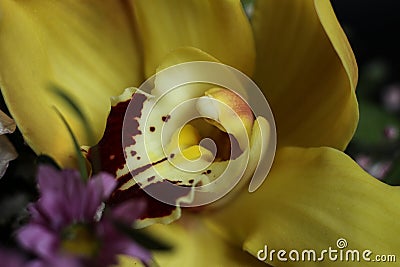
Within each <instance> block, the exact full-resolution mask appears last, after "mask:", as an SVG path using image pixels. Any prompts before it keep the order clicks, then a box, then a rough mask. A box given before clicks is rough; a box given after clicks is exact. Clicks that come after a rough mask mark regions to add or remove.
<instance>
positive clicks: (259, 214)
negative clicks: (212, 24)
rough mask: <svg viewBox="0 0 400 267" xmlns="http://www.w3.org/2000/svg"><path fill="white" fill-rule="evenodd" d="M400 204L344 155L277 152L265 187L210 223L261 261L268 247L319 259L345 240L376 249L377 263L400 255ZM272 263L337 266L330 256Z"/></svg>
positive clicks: (399, 194)
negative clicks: (307, 251)
mask: <svg viewBox="0 0 400 267" xmlns="http://www.w3.org/2000/svg"><path fill="white" fill-rule="evenodd" d="M399 202H400V188H398V187H391V186H388V185H386V184H383V183H382V182H380V181H378V180H376V179H375V178H373V177H371V176H370V175H368V174H367V173H365V172H364V171H363V170H362V169H361V168H360V167H359V166H358V165H357V164H356V163H355V162H353V161H352V160H351V159H350V158H349V157H348V156H346V155H345V154H343V153H342V152H339V151H337V150H334V149H331V148H309V149H303V148H283V149H280V150H278V153H277V155H276V158H275V163H274V165H273V167H272V170H271V172H270V174H269V176H268V177H267V180H266V181H265V182H264V183H263V185H262V186H261V187H260V188H259V189H258V190H257V191H256V192H255V193H248V192H243V193H242V195H240V196H239V197H238V198H237V199H235V200H234V201H232V202H230V203H228V204H227V205H226V206H225V207H224V209H221V210H219V211H218V213H214V214H210V215H209V222H210V225H212V226H213V227H215V229H216V230H217V231H219V232H220V233H221V234H222V235H223V236H224V237H226V238H227V240H230V241H232V242H235V243H236V244H238V243H239V244H241V245H242V247H243V248H244V249H245V250H246V251H248V252H250V253H251V254H253V255H254V256H256V255H257V253H258V252H259V250H262V249H264V246H265V245H267V246H268V249H269V251H271V250H272V249H275V250H276V251H278V250H280V249H285V250H287V252H288V253H289V251H290V250H292V249H297V250H298V251H300V253H301V251H302V250H304V249H314V250H316V251H317V252H318V253H319V252H321V251H322V250H324V249H328V248H329V247H332V248H333V249H338V247H337V244H336V242H337V240H338V239H340V238H344V239H345V240H346V241H347V244H348V246H347V247H346V249H349V250H359V251H360V252H363V251H364V250H371V251H372V255H371V257H370V258H371V259H374V257H375V256H376V255H378V254H385V255H391V254H396V253H398V251H399V250H398V248H399V247H400V239H399V238H398V236H397V233H399V232H400V222H399V220H396V219H394V218H399V216H400V208H399V206H398V205H397V204H398V203H399ZM346 249H344V250H343V251H344V252H346ZM261 256H263V255H261ZM287 256H288V255H287V254H286V257H287ZM326 256H327V255H326ZM399 256H400V255H397V257H399ZM360 257H361V254H360ZM268 262H269V263H272V264H273V265H274V266H332V264H333V263H332V261H329V259H328V258H327V257H326V258H325V261H323V262H321V261H320V262H308V261H303V262H301V261H299V262H293V261H290V260H288V261H287V262H279V261H277V260H276V255H275V257H274V261H273V262H271V261H268ZM338 264H339V265H337V266H376V265H374V262H365V261H363V262H362V263H361V265H360V262H339V261H338ZM375 264H376V263H375ZM387 265H388V266H394V265H395V264H394V263H393V264H392V265H391V264H389V263H388V264H387ZM335 266H336V265H335ZM396 266H397V265H396Z"/></svg>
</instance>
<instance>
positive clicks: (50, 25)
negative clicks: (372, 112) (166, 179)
mask: <svg viewBox="0 0 400 267" xmlns="http://www.w3.org/2000/svg"><path fill="white" fill-rule="evenodd" d="M0 10H1V14H2V16H1V18H0V56H1V58H2V64H1V67H0V78H1V80H0V82H1V89H2V93H3V96H4V98H5V100H6V102H7V105H8V108H9V110H10V112H11V113H12V115H13V118H14V119H15V120H16V122H17V125H18V127H19V128H20V130H21V132H22V134H23V135H24V137H25V139H26V141H27V143H28V144H30V145H31V146H32V148H33V149H34V150H35V151H36V152H37V153H47V154H49V155H51V156H52V157H54V158H55V159H56V160H57V161H58V162H59V163H60V164H62V165H63V166H65V167H66V166H72V165H74V157H73V155H74V150H73V146H72V144H71V142H70V141H69V140H70V139H69V136H68V133H67V132H66V131H65V130H64V129H65V128H64V126H63V125H62V122H61V120H60V119H59V118H58V117H57V114H56V113H55V112H54V109H53V106H56V107H57V109H58V110H60V112H61V113H62V114H64V115H65V117H66V118H67V121H68V122H69V123H70V124H71V126H72V128H73V131H74V133H76V135H77V137H78V139H79V141H80V143H81V144H82V145H94V144H89V143H88V140H87V137H86V136H87V133H86V132H85V130H84V129H85V127H83V126H82V125H81V120H79V118H77V117H75V116H74V115H73V114H74V113H73V112H70V110H69V107H68V106H66V105H64V103H63V102H62V101H61V100H60V99H58V98H57V97H56V96H55V95H53V93H52V92H51V91H49V90H47V88H48V85H49V84H57V85H59V86H60V87H62V88H64V89H65V92H66V93H67V94H69V95H70V96H71V97H72V98H73V99H74V100H75V101H76V103H77V105H78V106H79V107H81V108H82V111H83V113H84V114H85V115H86V116H87V118H88V121H89V123H90V126H91V128H92V129H94V130H95V133H96V137H97V138H98V140H100V139H101V137H102V136H103V139H102V141H100V143H99V144H98V146H99V147H103V150H102V151H103V152H101V151H100V152H101V157H100V158H101V163H102V166H103V168H104V169H105V170H106V171H109V172H113V173H116V172H119V173H116V176H117V177H119V178H118V181H119V184H120V185H122V184H123V185H125V187H123V185H122V186H120V188H119V190H120V191H122V192H119V191H118V190H117V191H115V192H114V195H113V201H114V202H119V201H121V200H123V199H124V198H133V199H134V198H148V201H149V202H148V205H147V207H150V209H148V210H147V214H146V213H145V215H144V217H143V218H142V219H143V221H142V222H143V223H142V226H148V227H147V229H148V230H149V231H151V232H153V233H154V234H155V235H156V236H158V237H160V238H162V239H166V240H168V241H170V243H171V245H173V246H174V250H173V251H172V252H171V253H156V254H155V259H156V261H157V262H158V263H159V264H160V265H161V266H182V265H183V266H205V265H210V264H213V265H216V266H235V265H236V266H246V265H247V266H256V265H257V264H260V265H264V263H263V262H261V261H258V260H257V259H256V257H257V253H258V252H259V250H260V249H263V248H264V245H268V247H269V248H272V249H276V250H279V249H283V248H284V249H287V250H291V249H297V250H299V251H301V250H303V249H315V250H316V251H322V250H324V249H327V248H328V247H333V246H334V245H335V242H336V240H338V239H339V238H345V239H346V240H347V241H348V246H349V248H350V249H359V250H364V249H369V250H371V251H373V253H374V254H395V253H396V251H397V249H398V248H399V247H400V241H399V239H398V238H397V237H396V233H398V232H399V230H400V223H399V222H398V220H396V219H395V218H396V217H398V216H400V209H399V208H398V206H397V205H396V204H395V203H398V202H399V201H400V191H399V188H397V187H391V186H388V185H385V184H383V183H381V182H380V181H377V180H376V179H374V178H373V177H371V176H370V175H368V174H367V173H365V172H364V171H363V170H362V169H361V168H360V167H358V165H357V164H356V163H354V162H353V161H352V160H351V159H350V158H349V157H348V156H346V155H345V154H344V153H343V152H342V150H344V149H345V147H346V146H347V144H348V142H349V141H350V139H351V137H352V135H353V133H354V130H355V128H356V125H357V119H358V109H357V101H356V97H355V86H356V83H357V65H356V62H355V59H354V56H353V52H352V50H351V48H350V46H349V44H348V41H347V39H346V36H345V34H344V33H343V31H342V29H341V27H340V25H339V23H338V21H337V19H336V17H335V15H334V12H333V9H332V7H331V5H330V3H329V1H328V0H314V1H313V0H297V1H294V0H258V1H256V4H255V7H254V14H253V17H252V20H251V24H250V23H249V21H248V19H247V18H246V15H245V13H244V11H243V9H242V6H241V4H240V1H238V0H221V1H196V0H193V1H179V0H173V1H163V0H159V1H145V0H143V1H141V0H136V1H133V0H132V1H111V0H110V1H101V2H97V1H73V0H69V1H39V0H37V1H13V0H4V1H1V2H0ZM21 59H23V60H21ZM197 60H203V61H204V60H206V61H219V62H222V63H224V64H227V65H230V66H232V67H234V68H237V69H239V70H241V71H243V72H244V73H246V74H247V75H249V76H250V77H252V78H253V80H254V81H255V82H256V83H257V84H258V85H259V87H260V88H261V89H262V90H263V92H264V94H265V96H266V98H267V100H268V102H269V104H270V105H271V108H272V111H273V114H274V117H275V121H276V127H277V140H278V146H277V151H276V156H275V160H274V163H273V166H272V169H271V171H270V173H269V175H268V177H267V179H266V180H265V182H264V183H263V184H262V185H261V187H260V188H259V189H258V190H256V191H255V192H253V193H249V192H248V191H247V187H246V186H244V187H243V186H242V187H240V188H241V189H237V190H236V192H234V193H235V194H234V195H235V196H234V197H231V198H229V200H227V201H223V204H220V205H218V202H216V204H215V205H212V207H204V208H199V209H195V210H194V211H193V210H191V209H185V208H182V210H180V211H176V209H174V207H172V208H170V207H171V206H168V205H166V204H162V203H160V202H157V201H156V200H151V198H150V197H148V196H147V195H146V194H145V193H144V192H143V191H141V190H139V189H138V187H137V188H136V187H135V186H136V185H135V184H134V183H133V182H132V181H133V179H132V177H130V176H126V177H129V181H128V182H125V183H122V182H121V178H120V177H123V176H124V175H130V173H129V172H128V171H127V169H121V168H120V167H122V168H123V165H116V164H114V162H115V160H116V159H121V155H122V157H123V153H125V152H126V151H123V150H122V147H121V135H122V132H121V129H122V125H121V123H122V120H123V116H124V114H125V109H126V104H125V106H124V103H127V101H128V100H130V98H131V97H132V94H133V93H136V94H135V95H134V97H135V96H136V97H139V98H141V97H142V101H141V102H140V101H138V102H137V103H142V104H143V105H145V104H144V103H145V102H146V101H149V99H150V97H149V96H148V95H146V94H144V93H142V92H140V91H137V90H136V89H130V90H127V91H125V93H123V94H122V95H121V93H122V92H123V89H124V88H127V87H131V86H133V87H139V86H140V84H141V83H142V82H143V81H144V79H145V78H147V77H150V76H151V75H153V74H154V73H155V72H156V70H157V68H158V69H164V68H166V67H168V66H172V65H174V64H177V63H182V62H188V61H197ZM117 95H121V96H119V97H116V98H114V100H113V108H110V104H109V98H110V97H111V96H117ZM202 97H204V98H202V99H203V100H204V101H209V100H210V99H209V98H218V99H220V100H221V101H222V102H224V103H225V104H226V105H227V106H229V107H231V108H232V109H233V110H235V111H237V110H238V106H237V105H236V104H234V103H238V101H236V100H237V98H236V97H237V96H232V97H229V96H228V93H227V92H226V91H224V89H222V88H214V89H212V88H205V89H204V90H203V92H202ZM228 99H234V100H235V101H233V102H232V101H229V100H228ZM244 106H245V105H244ZM110 109H111V112H110ZM197 109H198V110H199V112H202V113H203V114H207V115H208V116H209V117H212V116H213V115H216V114H217V115H216V117H218V118H219V119H221V116H220V115H221V114H220V113H218V110H217V109H216V108H215V107H214V109H212V108H209V106H207V105H205V106H204V102H203V104H202V103H199V104H198V105H197ZM242 110H243V109H242ZM244 110H246V108H245V109H244ZM108 113H110V116H109V117H108V124H107V127H106V122H107V115H108ZM245 114H246V112H245ZM164 115H166V114H164ZM167 118H168V117H165V118H164V120H163V119H162V117H160V118H158V119H157V120H151V121H150V122H149V123H150V124H151V123H153V124H154V126H153V127H154V130H155V131H156V130H158V125H159V124H161V123H163V122H165V120H167ZM249 118H251V119H249ZM136 119H137V122H139V124H138V125H137V127H139V128H140V127H143V124H141V122H142V120H141V119H140V114H138V115H137V116H136ZM253 119H255V120H253ZM240 120H241V124H242V125H246V126H245V128H246V131H247V132H248V133H249V136H250V141H251V137H252V136H255V137H254V139H253V141H251V142H250V143H253V144H254V143H256V142H259V138H260V137H259V136H261V135H257V134H254V129H256V128H254V125H256V124H259V125H260V122H261V121H262V118H253V117H252V116H244V117H241V118H240ZM236 122H237V121H236ZM168 123H169V122H168ZM201 123H208V122H201ZM232 123H233V124H234V122H226V121H225V125H223V126H224V127H225V128H226V127H231V126H232ZM267 123H268V121H267ZM150 124H149V125H150ZM210 125H211V126H209V127H214V128H216V129H214V130H216V131H217V130H219V132H218V134H216V135H215V134H213V135H212V137H215V136H217V138H219V137H220V136H222V140H225V137H223V136H224V131H223V130H221V129H220V128H219V127H217V126H216V125H213V124H210ZM265 125H268V124H265ZM233 127H234V126H233ZM139 128H138V129H139ZM261 128H262V127H259V129H261ZM143 130H146V131H152V130H153V128H151V129H150V128H146V129H143ZM176 130H177V131H178V130H179V128H177V129H176ZM197 131H198V130H196V127H195V125H192V126H187V127H186V128H184V129H182V130H181V134H180V135H178V134H177V135H173V136H175V137H176V138H175V139H174V138H171V140H170V142H169V143H168V146H167V150H168V149H171V151H173V150H174V149H176V148H177V147H182V149H183V154H185V153H186V154H185V155H186V156H187V157H188V158H191V157H192V158H194V159H199V158H200V159H201V158H202V157H205V159H207V157H208V156H211V155H213V153H212V150H210V149H205V147H204V146H198V141H199V137H200V138H201V137H204V135H202V133H200V132H197ZM110 137H116V138H115V139H116V141H117V143H110V142H109V140H110V139H113V138H110ZM135 138H136V139H137V138H140V137H135V136H133V139H132V140H135ZM235 138H237V140H240V137H237V136H236V137H235ZM158 141H159V140H157V142H158ZM146 144H148V145H149V146H151V145H152V142H151V140H150V141H149V142H146ZM133 145H134V144H133ZM239 146H240V142H239ZM120 147H121V149H120V150H118V152H116V153H114V151H115V149H119V148H120ZM136 148H139V149H136ZM136 148H135V147H134V148H133V150H131V156H132V157H133V156H136V159H134V160H140V159H138V158H137V157H138V156H139V155H136V154H135V153H137V154H140V153H144V151H142V150H141V148H140V147H136ZM187 149H188V150H187ZM185 151H186V152H185ZM134 152H135V153H134ZM171 153H172V152H171ZM249 153H250V159H251V155H253V154H254V153H256V152H253V150H252V149H250V152H249ZM134 154H135V155H134ZM153 156H154V158H153ZM89 158H90V152H89ZM156 158H157V155H150V160H156ZM221 158H222V159H223V157H221ZM175 160H179V158H177V159H175ZM152 162H153V161H152ZM223 162H226V161H224V160H220V161H219V162H216V163H215V164H222V163H223ZM122 164H125V163H124V162H123V163H122ZM128 164H129V163H128ZM161 164H166V163H164V162H162V163H160V164H155V165H159V166H155V169H156V170H159V171H160V172H161V173H163V174H168V175H170V174H174V173H175V172H174V170H173V169H171V168H168V166H166V165H165V166H164V165H163V166H164V167H162V166H161ZM138 166H143V165H140V163H138ZM214 166H216V165H214ZM216 169H217V168H216ZM206 174H207V173H206ZM210 176H211V175H210V174H209V175H208V176H207V175H204V176H202V177H200V178H201V179H203V178H204V179H206V178H207V177H208V178H210ZM144 177H145V178H146V179H147V178H149V179H150V178H151V177H147V176H144ZM200 178H199V177H198V176H196V177H189V176H187V177H186V176H185V177H179V178H177V177H172V178H171V181H173V182H176V183H179V182H178V181H181V184H182V185H184V186H183V187H182V188H187V189H188V190H190V189H191V188H192V183H197V182H203V183H204V182H207V181H206V180H201V179H200ZM127 179H128V178H127ZM154 179H157V177H155V178H154ZM192 179H193V181H192V183H191V180H192ZM196 179H200V180H196ZM150 180H152V179H150ZM245 180H246V179H245ZM145 181H147V180H145ZM159 182H161V181H159ZM129 183H130V184H129ZM235 189H236V188H235ZM123 192H124V193H123ZM185 192H186V193H187V191H185ZM122 193H123V194H122ZM186 197H188V198H190V197H193V196H190V194H189V195H187V194H186V195H185V196H184V198H186ZM188 198H186V199H185V201H188V200H189V199H188ZM177 200H179V198H177ZM223 200H224V199H223ZM180 201H183V199H180ZM177 202H178V204H179V201H177ZM167 215H172V217H171V216H169V217H168V219H167ZM179 217H180V218H179ZM149 218H152V219H151V220H149ZM178 218H179V219H178ZM146 219H147V220H146ZM173 220H175V221H174V222H172V221H173ZM157 221H158V222H163V223H166V224H157V223H156V224H153V225H151V226H149V225H150V224H152V223H154V222H157ZM123 260H124V261H126V266H129V261H130V259H129V258H127V257H126V258H123ZM266 262H267V263H268V264H271V265H274V266H313V265H314V266H332V265H333V264H334V263H333V262H330V261H323V262H304V261H303V262H291V261H286V262H285V261H278V260H277V259H276V258H274V260H272V261H271V260H270V259H267V260H266ZM338 264H339V265H340V266H343V265H344V264H345V265H346V266H353V265H354V266H357V265H358V264H359V262H345V263H343V262H338ZM374 264H375V263H374V262H363V266H374ZM392 264H393V265H394V264H395V263H392ZM388 265H390V263H388Z"/></svg>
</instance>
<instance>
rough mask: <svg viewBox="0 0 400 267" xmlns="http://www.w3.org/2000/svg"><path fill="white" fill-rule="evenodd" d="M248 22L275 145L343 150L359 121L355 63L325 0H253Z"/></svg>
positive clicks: (257, 74)
mask: <svg viewBox="0 0 400 267" xmlns="http://www.w3.org/2000/svg"><path fill="white" fill-rule="evenodd" d="M252 24H253V29H254V35H255V40H256V49H257V61H256V75H255V80H256V82H257V83H258V85H259V86H260V88H261V89H262V90H263V92H264V94H265V95H266V97H267V99H268V101H269V104H270V105H271V108H272V111H273V113H274V116H275V120H276V124H277V132H278V145H279V146H281V147H282V146H302V147H310V146H317V147H318V146H330V147H334V148H337V149H340V150H343V149H344V148H345V147H346V146H347V144H348V143H349V141H350V139H351V137H352V136H353V134H354V131H355V129H356V126H357V121H358V106H357V100H356V97H355V87H356V83H357V64H356V62H355V59H354V55H353V52H352V50H351V47H350V45H349V43H348V41H347V39H346V36H345V34H344V33H343V30H342V29H341V27H340V25H339V23H338V22H337V19H336V17H335V14H334V12H333V10H332V7H331V5H330V3H329V1H328V0H316V1H313V0H298V1H293V0H279V1H275V0H262V1H257V2H256V6H255V13H254V17H253V20H252Z"/></svg>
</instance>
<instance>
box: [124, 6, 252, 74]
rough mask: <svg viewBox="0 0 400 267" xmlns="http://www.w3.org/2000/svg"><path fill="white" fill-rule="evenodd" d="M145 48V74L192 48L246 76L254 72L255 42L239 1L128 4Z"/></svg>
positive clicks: (152, 71)
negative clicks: (182, 49) (169, 56)
mask: <svg viewBox="0 0 400 267" xmlns="http://www.w3.org/2000/svg"><path fill="white" fill-rule="evenodd" d="M131 2H132V6H133V10H134V12H135V14H136V17H137V24H138V26H139V27H138V28H139V30H140V35H141V39H142V42H143V49H144V62H145V72H146V75H147V76H150V75H152V74H154V73H155V70H156V67H157V66H158V65H159V64H160V62H161V61H162V60H163V58H164V57H165V56H166V55H167V54H168V53H170V52H171V51H172V50H174V49H176V48H179V47H182V46H194V47H197V48H199V49H201V50H203V51H205V52H207V53H209V54H210V55H212V56H214V57H216V58H218V59H219V60H220V61H221V62H222V63H225V64H228V65H231V66H233V67H235V68H237V69H239V70H241V71H243V72H245V73H246V74H248V75H251V74H252V72H253V69H254V58H255V52H254V42H253V36H252V31H251V27H250V24H249V22H248V20H247V18H246V15H245V13H244V11H243V8H242V5H241V3H240V1H239V0H222V1H197V0H189V1H188V0H173V1H164V0H156V1H148V0H140V1H131Z"/></svg>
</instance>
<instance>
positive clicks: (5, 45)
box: [0, 0, 143, 166]
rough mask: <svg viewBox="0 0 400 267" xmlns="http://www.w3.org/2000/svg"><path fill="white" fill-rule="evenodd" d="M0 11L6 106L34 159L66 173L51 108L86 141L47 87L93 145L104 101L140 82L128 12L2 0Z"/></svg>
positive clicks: (92, 4)
mask: <svg viewBox="0 0 400 267" xmlns="http://www.w3.org/2000/svg"><path fill="white" fill-rule="evenodd" d="M0 10H1V23H0V57H1V67H0V85H1V90H2V93H3V95H4V98H5V100H6V103H7V106H8V108H9V110H10V112H11V113H12V116H13V118H14V119H15V121H16V122H17V125H18V127H19V129H20V130H21V132H22V134H23V135H24V137H25V139H26V141H27V142H28V144H29V145H31V146H32V148H33V149H34V150H35V152H37V153H47V154H50V155H51V156H53V157H54V158H55V159H56V160H57V161H59V163H62V164H63V165H64V166H71V165H72V164H73V161H74V160H73V154H74V152H73V151H74V150H73V146H72V142H71V139H70V137H69V136H68V134H67V131H66V129H65V126H64V125H63V124H62V122H61V120H60V119H59V118H58V117H57V115H56V113H55V112H54V109H53V108H52V106H56V107H57V108H58V109H59V110H60V111H61V112H62V113H63V115H64V116H65V117H66V118H67V121H68V122H69V123H70V124H71V126H72V128H73V130H74V132H75V134H76V135H77V137H78V139H79V141H80V143H81V144H85V143H86V144H87V140H86V139H85V137H86V134H85V133H84V131H83V127H82V126H81V125H80V124H79V121H78V120H77V118H75V117H74V116H72V115H71V114H72V113H73V112H72V111H71V110H70V109H68V108H67V107H66V105H65V104H64V103H63V102H62V101H61V100H60V99H58V98H57V97H55V95H54V93H51V92H49V90H48V87H49V84H56V85H58V86H60V87H62V88H63V89H64V90H65V93H66V94H68V95H70V96H71V97H72V98H73V100H74V101H75V102H76V103H77V104H78V106H79V107H80V108H81V109H82V110H83V112H84V114H86V116H87V117H88V119H89V121H90V122H91V124H92V127H93V128H94V130H95V132H96V137H97V138H99V137H100V135H101V133H102V131H103V130H104V127H105V120H106V117H107V112H108V110H109V105H110V104H109V102H110V101H109V97H110V96H112V95H117V94H120V93H121V92H122V91H123V89H124V88H126V87H128V86H132V85H138V84H139V83H140V82H141V80H142V77H143V75H142V73H141V66H140V63H139V62H140V61H139V60H140V56H139V55H138V52H137V49H136V48H137V44H136V40H135V37H134V33H133V28H132V26H131V21H130V18H129V16H128V13H127V12H126V11H125V8H124V6H123V5H122V4H120V2H118V1H114V0H107V1H101V3H100V2H98V1H94V0H92V1H83V2H82V1H74V0H68V1H40V0H37V1H11V0H4V1H1V3H0Z"/></svg>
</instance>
